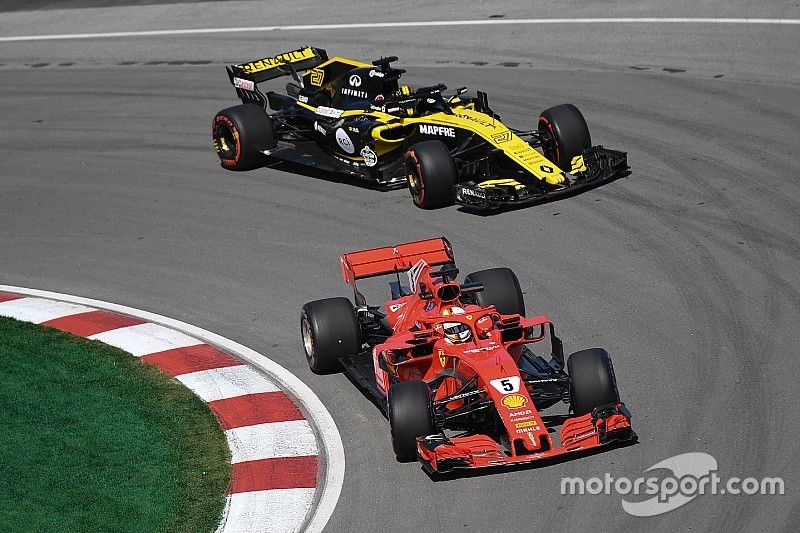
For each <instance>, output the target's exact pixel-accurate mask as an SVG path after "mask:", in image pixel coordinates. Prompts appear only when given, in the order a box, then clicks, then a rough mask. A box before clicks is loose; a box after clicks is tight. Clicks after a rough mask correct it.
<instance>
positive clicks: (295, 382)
mask: <svg viewBox="0 0 800 533" xmlns="http://www.w3.org/2000/svg"><path fill="white" fill-rule="evenodd" d="M3 291H7V292H13V293H17V294H27V295H29V296H38V297H40V298H49V299H56V300H61V301H65V302H70V303H74V304H77V305H85V306H90V307H94V308H98V309H107V310H109V311H115V312H117V313H122V314H124V315H129V316H134V317H137V318H141V319H142V320H147V321H149V322H155V323H158V324H162V325H164V326H167V327H170V328H174V329H177V330H180V331H182V332H184V333H186V334H187V335H192V336H194V337H197V338H199V339H202V340H204V341H205V342H207V343H209V344H212V345H215V346H218V347H220V348H222V349H223V350H224V351H227V352H229V353H231V354H234V355H235V356H237V357H238V358H239V359H241V360H243V361H246V362H247V363H248V364H249V365H251V366H254V367H256V368H258V369H260V370H262V371H264V372H266V373H267V374H268V375H269V376H270V377H272V378H273V379H274V380H275V381H277V382H278V383H279V384H280V385H281V386H282V387H283V389H284V390H285V391H286V392H288V393H289V394H290V395H292V396H293V397H294V398H295V399H297V401H298V402H300V405H301V407H302V409H303V411H305V413H306V414H307V415H308V416H309V420H310V421H311V423H312V424H314V426H315V427H316V429H317V432H318V433H317V434H318V436H319V438H320V440H321V441H322V447H323V449H324V452H325V453H324V456H321V457H320V459H322V460H324V464H320V472H321V473H322V474H324V476H325V479H323V480H320V484H319V485H317V489H316V490H317V491H318V492H319V493H320V497H319V500H318V501H317V505H316V508H315V509H314V511H313V515H312V516H311V518H310V519H309V521H308V523H307V524H306V527H305V528H304V530H305V531H308V532H314V533H317V532H321V531H322V529H323V528H324V527H325V524H327V523H328V520H329V519H330V517H331V514H333V510H334V508H335V507H336V502H337V501H338V500H339V495H340V494H341V492H342V483H343V482H344V468H345V458H344V446H343V445H342V438H341V436H340V435H339V430H338V429H337V428H336V423H335V422H334V421H333V418H332V417H331V415H330V413H328V410H327V409H325V406H324V405H323V404H322V401H320V399H319V398H318V397H317V395H316V394H314V392H313V391H312V390H311V389H310V388H309V387H308V385H306V384H305V383H303V382H302V381H300V379H299V378H298V377H297V376H295V375H294V374H292V373H291V372H289V371H288V370H286V369H285V368H283V367H282V366H281V365H279V364H278V363H276V362H275V361H273V360H271V359H268V358H266V357H264V356H263V355H261V354H260V353H258V352H256V351H255V350H251V349H250V348H248V347H246V346H243V345H241V344H239V343H237V342H234V341H232V340H230V339H227V338H225V337H223V336H221V335H217V334H216V333H213V332H211V331H208V330H205V329H202V328H199V327H197V326H193V325H191V324H187V323H186V322H181V321H180V320H175V319H172V318H169V317H165V316H162V315H158V314H155V313H150V312H147V311H142V310H141V309H136V308H133V307H128V306H125V305H119V304H114V303H110V302H104V301H102V300H93V299H91V298H81V297H78V296H72V295H69V294H61V293H57V292H50V291H42V290H39V289H29V288H25V287H15V286H12V285H0V292H3ZM13 301H16V300H11V302H13ZM185 375H186V374H185ZM282 490H283V489H282ZM286 490H297V491H312V494H313V490H314V489H286ZM263 492H270V493H272V494H273V495H275V494H277V491H275V492H274V493H273V491H263ZM242 494H247V493H242ZM250 494H252V493H250ZM298 494H300V493H298ZM303 494H307V493H303ZM248 497H249V496H238V495H232V497H231V498H232V499H242V498H248ZM265 497H267V498H271V497H273V496H265ZM274 497H277V496H274ZM231 498H229V500H228V501H229V502H230V501H232V500H231ZM312 498H313V496H312ZM307 499H308V498H307ZM276 505H279V504H276ZM309 506H310V503H309ZM276 508H277V509H280V507H275V506H273V507H270V509H272V510H274V509H276ZM229 509H230V510H231V511H233V507H230V508H229ZM298 512H301V511H298ZM302 512H305V510H304V511H302ZM256 519H257V520H259V522H260V521H262V519H263V517H257V518H256ZM259 522H254V523H259ZM275 530H276V531H279V530H280V529H279V528H278V529H275ZM226 532H227V529H226Z"/></svg>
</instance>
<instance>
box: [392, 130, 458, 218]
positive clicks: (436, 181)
mask: <svg viewBox="0 0 800 533" xmlns="http://www.w3.org/2000/svg"><path fill="white" fill-rule="evenodd" d="M405 167H406V178H407V180H408V190H409V191H410V192H411V198H412V199H413V200H414V205H416V206H417V207H421V208H422V209H436V208H437V207H446V206H448V205H453V202H454V201H455V191H454V187H455V186H456V184H457V183H458V170H457V169H456V163H455V161H453V156H452V155H450V150H448V149H447V146H445V144H444V143H443V142H442V141H436V140H432V141H422V142H418V143H416V144H414V145H413V146H411V147H410V148H409V149H408V150H407V151H406V155H405Z"/></svg>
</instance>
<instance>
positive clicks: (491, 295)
mask: <svg viewBox="0 0 800 533" xmlns="http://www.w3.org/2000/svg"><path fill="white" fill-rule="evenodd" d="M464 283H482V284H483V290H482V291H480V292H476V293H475V300H476V302H477V303H478V305H480V306H482V307H486V306H488V305H493V306H495V307H496V308H497V310H498V311H499V312H500V313H502V314H504V315H514V314H516V315H522V316H525V298H524V296H523V295H522V287H520V285H519V279H518V278H517V275H516V274H514V271H513V270H511V269H510V268H505V267H503V268H489V269H487V270H479V271H478V272H473V273H472V274H470V275H468V276H467V277H466V278H464Z"/></svg>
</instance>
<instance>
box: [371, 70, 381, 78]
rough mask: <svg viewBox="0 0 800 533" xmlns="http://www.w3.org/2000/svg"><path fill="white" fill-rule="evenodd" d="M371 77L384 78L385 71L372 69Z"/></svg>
mask: <svg viewBox="0 0 800 533" xmlns="http://www.w3.org/2000/svg"><path fill="white" fill-rule="evenodd" d="M369 77H370V78H382V77H383V72H381V71H379V70H370V71H369Z"/></svg>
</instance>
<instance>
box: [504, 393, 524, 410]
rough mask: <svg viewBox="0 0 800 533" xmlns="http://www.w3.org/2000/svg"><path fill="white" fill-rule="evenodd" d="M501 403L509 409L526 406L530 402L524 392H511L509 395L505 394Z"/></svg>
mask: <svg viewBox="0 0 800 533" xmlns="http://www.w3.org/2000/svg"><path fill="white" fill-rule="evenodd" d="M500 403H502V404H503V405H505V406H506V407H508V408H509V409H519V408H520V407H525V405H526V404H527V403H528V399H527V398H526V397H525V396H523V395H522V394H509V395H508V396H503V399H502V400H500Z"/></svg>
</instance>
